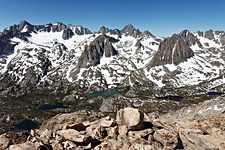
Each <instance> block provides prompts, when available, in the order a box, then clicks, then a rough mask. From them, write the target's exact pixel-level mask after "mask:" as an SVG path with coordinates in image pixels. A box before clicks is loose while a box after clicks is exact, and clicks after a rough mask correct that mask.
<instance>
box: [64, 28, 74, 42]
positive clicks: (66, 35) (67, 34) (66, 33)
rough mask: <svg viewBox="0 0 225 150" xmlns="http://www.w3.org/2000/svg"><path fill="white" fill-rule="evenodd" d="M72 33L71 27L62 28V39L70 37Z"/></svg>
mask: <svg viewBox="0 0 225 150" xmlns="http://www.w3.org/2000/svg"><path fill="white" fill-rule="evenodd" d="M73 35H74V33H73V31H72V30H71V29H65V30H63V35H62V38H63V39H64V40H68V39H70V38H71V37H72V36H73Z"/></svg>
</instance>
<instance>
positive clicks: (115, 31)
mask: <svg viewBox="0 0 225 150" xmlns="http://www.w3.org/2000/svg"><path fill="white" fill-rule="evenodd" d="M98 33H102V34H103V35H105V34H106V33H110V34H114V35H117V36H118V38H121V35H122V34H121V32H120V30H118V29H109V28H106V27H105V26H102V27H101V28H100V30H99V32H98Z"/></svg>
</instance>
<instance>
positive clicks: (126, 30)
mask: <svg viewBox="0 0 225 150" xmlns="http://www.w3.org/2000/svg"><path fill="white" fill-rule="evenodd" d="M121 33H123V34H125V35H130V36H133V37H135V38H136V37H140V36H141V34H142V33H141V31H140V30H139V29H136V28H134V27H133V25H131V24H128V25H127V26H125V27H124V28H123V29H122V30H121Z"/></svg>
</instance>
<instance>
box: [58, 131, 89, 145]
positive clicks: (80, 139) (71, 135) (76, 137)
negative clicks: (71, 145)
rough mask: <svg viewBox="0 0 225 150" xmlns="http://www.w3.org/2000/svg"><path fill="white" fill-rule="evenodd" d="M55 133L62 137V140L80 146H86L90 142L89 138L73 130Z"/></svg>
mask: <svg viewBox="0 0 225 150" xmlns="http://www.w3.org/2000/svg"><path fill="white" fill-rule="evenodd" d="M57 133H58V134H59V135H61V136H62V137H64V139H66V140H70V141H73V142H75V143H77V144H81V145H84V144H88V143H90V142H91V140H92V138H91V136H89V135H85V134H82V133H81V132H78V131H76V130H74V129H66V130H60V131H58V132H57Z"/></svg>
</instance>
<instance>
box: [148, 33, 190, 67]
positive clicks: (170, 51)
mask: <svg viewBox="0 0 225 150" xmlns="http://www.w3.org/2000/svg"><path fill="white" fill-rule="evenodd" d="M193 56H194V52H193V51H192V49H191V48H190V47H189V46H188V44H187V43H186V42H185V41H184V40H183V38H182V37H180V36H179V35H177V34H174V35H173V36H172V37H169V38H166V39H164V40H163V41H162V42H161V43H160V45H159V49H158V51H157V52H156V53H155V55H154V57H153V59H152V60H151V67H154V66H159V65H165V64H175V65H177V64H179V63H181V62H184V61H186V60H187V59H188V58H190V57H193Z"/></svg>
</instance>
